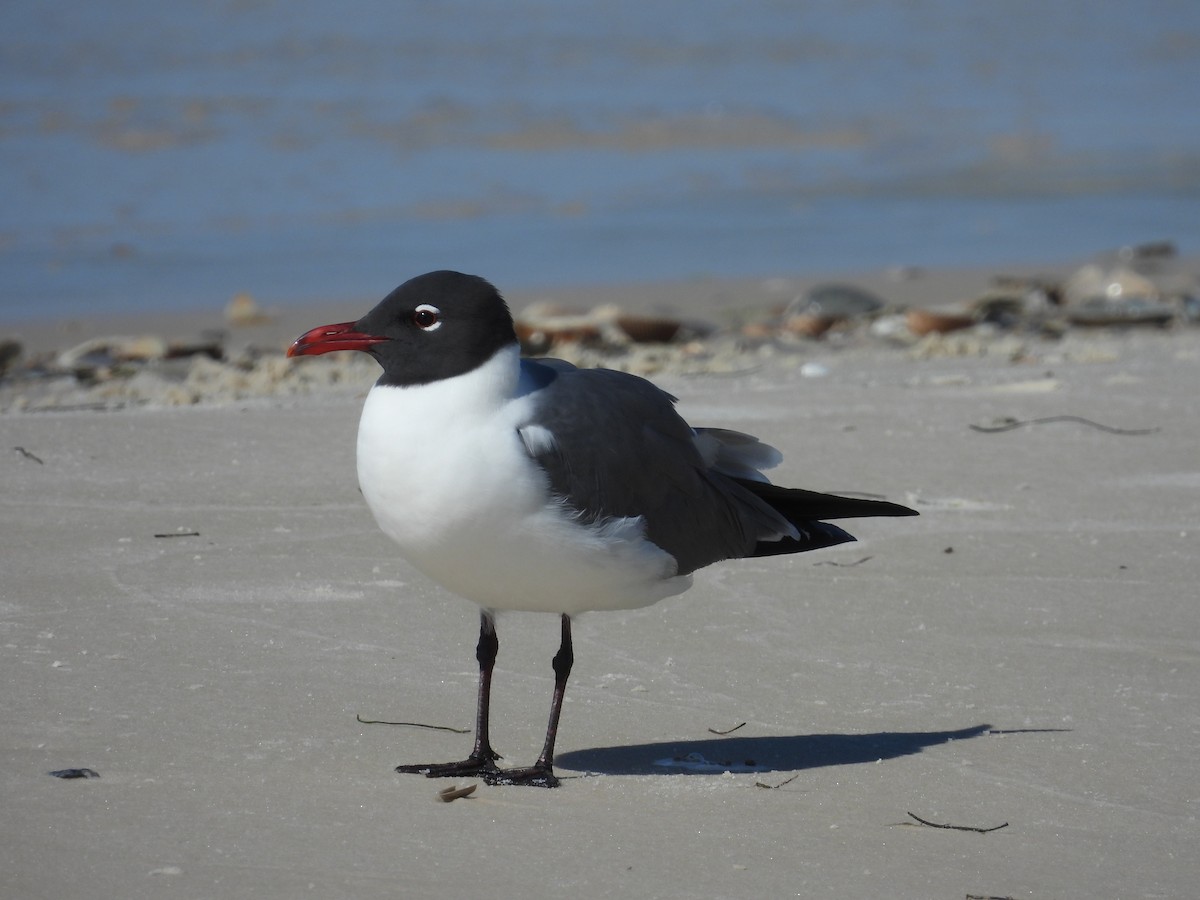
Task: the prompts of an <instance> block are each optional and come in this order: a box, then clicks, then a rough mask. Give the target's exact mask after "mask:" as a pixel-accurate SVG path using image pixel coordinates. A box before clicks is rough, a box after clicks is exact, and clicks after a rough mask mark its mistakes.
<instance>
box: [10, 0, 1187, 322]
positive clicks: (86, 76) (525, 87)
mask: <svg viewBox="0 0 1200 900" xmlns="http://www.w3.org/2000/svg"><path fill="white" fill-rule="evenodd" d="M0 35H2V36H0V192H2V193H0V197H2V198H3V203H2V204H0V317H2V318H3V319H4V320H9V321H12V320H16V319H21V318H26V317H30V316H39V317H43V316H61V315H71V314H77V313H80V312H83V311H90V312H97V311H99V312H108V311H131V310H137V309H142V308H149V307H158V308H186V307H199V306H214V307H215V306H218V305H223V304H224V303H225V301H226V300H228V298H229V297H230V296H231V295H232V294H233V293H235V292H239V291H247V292H250V293H251V294H253V295H254V296H255V297H257V298H258V299H259V300H260V301H265V302H269V303H273V304H280V303H292V302H296V303H299V302H311V301H316V300H320V299H323V298H336V299H345V298H358V297H362V298H374V297H378V296H381V295H382V294H383V293H385V292H386V291H387V290H389V289H390V288H391V287H393V286H394V285H395V284H396V283H398V282H399V281H401V280H403V279H405V278H407V277H409V276H411V275H414V274H418V273H420V272H423V271H426V270H429V269H433V268H440V267H452V268H458V269H463V270H465V271H470V272H476V273H478V274H482V275H485V276H487V277H489V278H490V279H492V280H493V281H495V282H497V283H498V284H499V285H500V286H501V287H502V288H513V287H521V288H539V287H545V286H550V285H554V284H589V283H606V282H621V281H630V280H642V279H667V278H678V277H691V276H696V275H706V274H708V275H764V276H766V275H782V274H802V273H813V272H819V273H828V272H833V271H838V270H847V269H874V268H882V267H885V266H889V265H895V264H904V265H922V266H942V265H995V266H1003V265H1004V264H1016V263H1022V264H1024V263H1037V262H1041V261H1062V260H1069V259H1073V258H1077V257H1081V256H1086V255H1089V254H1091V253H1093V252H1095V251H1099V250H1105V249H1108V248H1111V247H1115V246H1118V245H1120V244H1123V243H1130V242H1138V241H1147V240H1155V239H1170V240H1174V241H1175V242H1176V243H1177V244H1178V245H1179V246H1180V248H1181V249H1182V250H1184V251H1185V252H1194V251H1196V250H1197V249H1198V248H1200V203H1198V202H1197V201H1198V200H1200V115H1198V114H1197V112H1196V106H1197V97H1200V3H1196V2H1195V0H1179V2H1169V0H1144V2H1111V0H1110V2H1104V0H1059V2H1055V3H1035V2H1032V0H998V2H991V3H982V2H962V0H906V2H896V0H829V2H824V0H811V2H782V0H780V2H774V0H741V2H738V3H732V2H717V0H687V2H677V0H644V2H626V0H604V2H591V0H579V2H574V3H561V2H555V0H458V2H454V0H451V2H437V3H434V2H415V0H410V2H348V3H339V4H334V3H326V2H319V0H225V2H221V0H210V2H199V0H188V2H183V0H175V2H172V0H106V2H104V3H85V2H81V0H60V2H57V3H48V2H39V0H5V2H4V3H3V4H2V6H0Z"/></svg>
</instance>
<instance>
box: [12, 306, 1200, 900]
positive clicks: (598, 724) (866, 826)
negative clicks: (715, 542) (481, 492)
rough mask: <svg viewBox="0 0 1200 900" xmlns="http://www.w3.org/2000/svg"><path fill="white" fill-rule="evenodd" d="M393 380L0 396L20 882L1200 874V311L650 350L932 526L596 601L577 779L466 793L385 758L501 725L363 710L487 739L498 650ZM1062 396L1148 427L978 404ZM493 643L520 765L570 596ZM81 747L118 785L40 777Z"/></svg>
mask: <svg viewBox="0 0 1200 900" xmlns="http://www.w3.org/2000/svg"><path fill="white" fill-rule="evenodd" d="M694 288H695V286H694V285H692V286H689V285H680V286H677V288H675V291H676V294H671V293H670V292H669V291H668V292H667V293H666V294H662V293H660V294H659V299H660V300H661V301H662V302H664V303H672V304H676V305H677V306H678V305H679V302H680V301H678V300H677V299H676V298H677V297H684V298H686V296H688V295H689V294H695V293H696V292H695V290H694ZM660 290H661V289H660ZM701 293H704V295H705V297H706V298H707V308H706V309H705V310H702V311H712V310H714V309H717V308H719V307H721V306H722V305H723V304H724V299H722V298H723V296H724V295H722V294H721V293H720V291H711V290H710V291H707V292H701ZM762 293H763V294H764V296H765V294H766V293H769V291H768V290H767V289H766V287H763V288H762ZM736 294H737V292H733V293H732V294H731V296H732V297H733V300H734V301H736V300H737V296H736ZM617 299H618V300H619V299H620V297H618V298H617ZM947 299H951V298H947ZM699 305H701V306H704V305H705V304H699ZM684 306H686V303H684ZM361 311H362V309H361V308H357V309H349V308H341V309H333V308H331V309H326V310H323V311H317V312H314V313H313V315H312V317H310V318H306V319H305V320H304V321H291V320H289V321H284V322H278V321H277V322H276V323H275V324H274V326H272V327H274V328H276V329H278V333H277V334H275V333H272V335H269V336H266V337H263V338H261V339H264V340H266V339H270V340H278V341H282V340H283V339H284V335H292V334H294V333H298V331H299V330H302V328H304V327H309V326H311V325H316V324H320V323H321V322H324V321H332V320H335V319H337V318H339V317H343V314H344V317H352V316H354V315H356V314H357V312H361ZM108 324H113V323H108ZM117 324H119V323H117ZM180 327H191V326H190V325H187V326H180ZM112 330H120V329H119V328H117V327H116V325H115V324H114V325H113V328H112ZM28 331H29V333H30V334H34V333H35V332H37V330H36V329H32V328H31V329H28ZM66 333H67V332H65V331H64V330H63V329H62V328H61V327H57V326H56V328H52V329H44V330H42V331H41V332H40V334H41V335H42V337H41V338H37V337H34V338H30V337H29V336H28V335H26V340H27V341H30V345H31V346H35V345H36V341H37V340H44V341H46V342H53V341H58V343H59V345H60V346H61V345H62V344H63V343H65V341H64V339H63V336H64V334H66ZM798 360H802V361H805V362H816V363H820V364H821V366H823V367H824V371H825V372H826V373H827V374H825V375H824V376H823V377H805V375H804V374H802V373H804V372H808V373H812V372H820V371H822V369H821V368H820V367H809V368H807V369H802V368H801V367H800V366H798V365H796V362H797V361H798ZM370 378H371V375H370V372H369V370H363V375H362V380H361V381H358V382H356V383H353V384H349V385H341V386H336V387H333V388H323V389H320V390H316V389H314V390H313V391H312V392H311V393H308V394H297V395H292V396H286V397H275V398H262V399H246V400H240V401H236V402H225V403H223V404H220V405H214V404H200V405H197V406H193V407H188V408H176V409H154V408H139V409H129V410H125V411H121V412H115V413H114V412H109V413H95V412H44V413H38V414H33V413H17V412H10V413H8V414H7V415H4V416H0V430H2V431H3V435H4V440H3V442H2V445H0V450H2V451H3V454H2V455H0V460H3V469H4V484H5V490H4V492H3V494H2V496H0V517H2V520H3V533H4V535H5V537H4V541H3V550H2V553H3V559H4V579H3V586H2V587H0V631H2V632H3V635H2V641H0V643H2V647H3V649H2V651H0V675H2V677H3V682H4V685H5V689H4V699H3V703H2V704H0V735H2V738H0V759H2V768H0V785H2V787H0V800H2V803H3V809H4V815H3V817H2V819H0V896H3V897H5V898H8V897H12V898H55V900H60V898H97V897H112V898H137V897H154V898H174V897H180V898H201V897H220V898H237V897H256V898H293V897H297V896H302V895H303V896H314V897H327V898H342V897H345V898H373V897H446V898H451V897H453V898H458V897H471V896H494V897H515V896H533V897H537V896H564V897H583V898H590V897H662V898H690V897H751V896H754V897H777V896H785V895H786V896H801V897H883V896H887V897H901V898H933V897H945V898H962V897H964V896H970V895H978V896H986V897H1014V898H1016V897H1033V898H1049V897H1054V898H1071V897H1079V898H1092V897H1120V898H1131V897H1186V896H1194V895H1195V891H1196V887H1195V884H1196V881H1197V877H1198V876H1200V864H1198V863H1197V862H1196V853H1197V846H1198V842H1197V838H1198V837H1200V827H1198V824H1197V814H1198V812H1200V776H1198V774H1197V767H1196V761H1195V748H1196V746H1197V743H1198V740H1200V702H1198V695H1200V607H1198V604H1197V601H1196V587H1195V581H1196V575H1197V568H1196V559H1197V556H1198V550H1200V450H1198V448H1200V416H1198V415H1197V385H1198V384H1200V329H1196V328H1192V329H1176V330H1173V331H1170V332H1164V331H1157V330H1156V331H1153V332H1147V331H1128V332H1123V331H1098V332H1093V333H1089V334H1087V335H1084V336H1076V335H1072V336H1070V337H1068V338H1067V339H1066V340H1065V341H1058V342H1052V341H1040V340H1035V341H1033V342H1032V343H1031V344H1030V345H1029V347H1028V352H1027V353H1026V354H1024V355H1023V356H1022V357H1021V360H1020V362H1016V363H1014V362H1012V361H1011V360H1010V359H1009V358H1007V357H1004V356H999V355H985V356H972V357H963V358H938V359H926V360H914V359H912V358H910V357H909V356H908V355H906V354H905V353H903V352H902V351H898V350H886V349H880V348H876V349H874V350H871V349H866V348H843V349H838V348H836V347H832V346H829V345H823V344H813V345H811V347H808V348H806V349H804V350H803V351H797V354H795V355H793V356H784V357H780V358H778V359H775V360H773V361H766V362H762V361H758V362H757V363H756V364H755V366H753V367H750V368H749V369H748V370H747V371H743V372H741V373H740V374H737V375H727V376H701V377H682V376H667V377H663V378H660V379H657V380H658V381H659V383H660V384H662V385H663V386H664V387H665V388H666V389H668V390H670V391H671V392H673V393H675V394H677V395H678V396H679V397H680V401H681V402H680V406H681V409H682V411H683V412H684V414H685V415H686V416H687V417H688V418H689V419H690V420H691V421H693V422H694V423H696V424H712V425H722V426H727V427H733V428H738V429H741V430H746V431H750V432H753V433H757V434H759V435H761V436H763V437H764V438H766V439H768V440H770V441H771V442H772V443H774V444H776V445H778V446H779V447H780V448H782V449H784V451H785V454H786V460H785V462H784V464H783V465H782V466H781V467H780V468H779V469H778V470H776V472H774V473H773V475H774V477H775V480H777V481H779V482H781V483H784V484H794V485H797V486H805V487H809V488H815V489H822V490H832V491H838V490H842V491H849V490H856V491H863V492H869V493H874V494H880V495H886V496H887V497H889V498H890V499H894V500H897V501H900V502H904V503H908V504H910V505H913V506H915V507H916V508H917V509H919V510H920V512H921V517H920V518H918V519H899V520H874V521H871V520H867V521H862V522H857V523H853V525H852V531H853V532H854V533H856V534H857V535H858V536H859V538H860V542H859V543H857V544H849V545H845V546H843V547H839V548H835V549H833V550H829V551H824V552H821V553H814V554H809V555H804V556H795V557H787V558H775V559H765V560H753V561H740V562H735V563H727V564H723V565H719V566H715V567H713V568H711V569H708V570H706V571H704V572H702V573H700V574H699V576H698V577H697V583H696V586H695V587H694V588H693V589H692V591H690V592H689V593H688V594H686V595H684V596H682V597H679V598H674V599H671V600H668V601H665V602H663V603H660V604H658V605H657V606H655V607H652V608H650V609H647V610H642V611H637V612H629V613H609V614H595V615H590V616H584V617H582V618H581V619H580V620H579V621H578V623H577V627H576V632H575V633H576V660H577V661H576V668H575V671H574V673H573V676H572V681H571V685H570V688H569V690H568V695H567V703H566V707H565V710H564V719H563V727H562V731H561V734H560V741H559V749H560V757H559V761H558V763H559V770H560V774H562V775H564V776H566V778H565V779H564V784H563V787H562V788H561V789H559V790H557V791H545V790H536V789H528V788H491V787H487V786H482V785H481V786H480V788H479V789H478V790H477V791H476V792H475V793H474V794H473V795H472V796H470V797H469V798H466V799H462V800H457V801H455V802H453V803H449V804H446V803H441V802H438V801H437V800H436V794H437V791H438V790H439V789H440V788H443V787H446V786H447V783H446V782H439V781H430V780H427V779H423V778H421V777H417V776H400V775H396V774H394V773H393V772H392V767H393V766H394V765H395V764H397V763H400V762H413V761H422V760H427V759H432V760H436V759H442V758H445V759H449V758H452V757H455V756H456V755H462V754H464V753H465V752H466V750H467V749H468V747H469V744H470V737H469V736H468V735H456V734H449V733H443V732H435V731H426V730H419V729H415V728H409V727H402V726H390V725H375V724H372V725H365V724H360V722H359V721H357V720H356V716H357V715H361V716H362V717H364V718H366V719H382V720H404V721H410V722H424V723H434V724H446V725H452V726H458V727H463V728H465V727H468V726H469V725H470V723H471V719H472V711H473V698H474V677H475V676H474V661H473V658H472V648H473V646H474V638H475V627H476V624H475V617H476V612H475V609H474V608H473V607H472V606H471V605H469V604H468V603H466V602H464V601H460V600H456V599H454V598H451V597H450V596H448V595H447V594H446V593H444V592H443V591H442V590H441V589H440V588H438V587H437V586H435V585H433V584H431V583H429V582H427V581H425V580H424V579H423V578H421V577H420V576H418V575H417V574H416V573H415V572H413V571H412V570H411V569H410V568H409V567H408V566H407V565H406V564H405V563H404V562H403V561H402V560H400V559H399V558H398V556H397V555H396V553H395V551H394V550H393V548H392V546H391V545H390V544H389V542H388V541H387V539H386V538H384V537H383V536H382V534H380V533H379V532H378V531H377V529H376V528H375V526H374V524H373V522H372V521H371V519H370V515H369V513H368V512H367V510H366V508H365V507H364V505H363V504H362V502H361V500H360V498H359V495H358V491H357V486H356V484H355V476H354V461H353V453H354V428H355V423H356V420H357V416H358V408H359V402H360V399H361V396H362V395H363V393H364V392H365V390H366V388H367V386H368V385H369V383H370ZM1060 415H1074V416H1082V417H1086V418H1088V419H1091V420H1094V421H1096V422H1099V423H1103V424H1106V425H1113V426H1120V427H1125V428H1156V429H1158V430H1157V431H1155V432H1154V433H1151V434H1144V435H1125V434H1114V433H1109V432H1105V431H1102V430H1099V429H1097V428H1095V427H1092V426H1090V425H1088V424H1085V423H1082V422H1078V421H1060V422H1055V423H1046V424H1041V425H1031V426H1028V427H1022V428H1017V429H1015V430H1012V431H1007V432H1004V433H996V434H985V433H980V432H977V431H973V430H971V429H970V428H969V425H970V424H972V423H979V424H987V423H989V422H992V421H993V420H995V419H997V418H1000V417H1010V416H1011V417H1015V418H1017V419H1021V420H1028V419H1033V418H1036V417H1043V416H1060ZM18 447H19V448H23V451H17V450H14V448H18ZM193 532H195V534H192V533H193ZM164 535H171V536H164ZM175 535H177V536H175ZM499 635H500V641H501V650H500V661H499V665H498V669H497V675H496V687H495V702H494V709H493V739H494V741H495V743H496V744H497V747H498V748H499V749H500V751H501V752H502V753H504V754H505V755H506V757H507V759H508V761H510V762H512V763H516V764H521V763H526V762H528V761H531V759H532V757H533V756H534V755H536V752H537V748H538V745H539V743H540V736H541V731H542V728H543V726H544V716H545V712H546V708H547V705H548V702H549V694H550V687H551V682H552V676H551V671H550V665H549V660H550V656H551V655H552V654H553V652H554V649H555V645H556V638H557V623H556V622H555V620H554V619H553V618H552V617H549V616H541V617H539V616H536V615H522V614H511V615H506V616H503V617H501V619H500V622H499ZM741 722H745V723H746V724H745V725H744V726H743V727H741V728H740V729H738V730H737V731H735V732H734V733H732V734H730V735H728V736H726V737H720V736H717V735H714V734H712V733H710V731H709V729H716V730H725V729H729V728H732V727H734V726H736V725H738V723H741ZM673 758H690V759H691V760H692V761H693V764H692V765H691V767H690V768H689V767H680V766H664V765H659V761H662V760H671V759H673ZM698 760H706V761H708V762H709V763H712V764H713V766H712V767H711V768H706V767H705V766H703V765H698V764H695V763H696V762H697V761H698ZM70 767H88V768H91V769H93V770H95V771H96V772H98V773H99V774H100V777H99V778H98V779H78V780H60V779H58V778H52V777H50V776H49V775H48V774H47V773H49V772H50V771H52V770H60V769H65V768H70ZM726 769H728V771H725V770H726ZM789 779H790V780H789ZM467 781H468V780H465V779H464V780H461V781H460V782H459V783H460V784H465V783H467ZM764 785H765V786H767V787H764ZM909 813H913V814H915V815H917V816H920V817H922V818H924V819H926V820H928V821H930V822H936V823H944V824H951V825H959V826H976V827H980V828H989V827H992V826H999V825H1001V824H1004V823H1007V827H1005V828H1003V829H1000V830H997V831H993V832H990V833H987V834H979V833H974V832H968V831H962V830H948V829H935V828H932V827H929V826H926V825H921V824H919V823H917V822H916V821H915V820H914V819H913V818H910V816H909Z"/></svg>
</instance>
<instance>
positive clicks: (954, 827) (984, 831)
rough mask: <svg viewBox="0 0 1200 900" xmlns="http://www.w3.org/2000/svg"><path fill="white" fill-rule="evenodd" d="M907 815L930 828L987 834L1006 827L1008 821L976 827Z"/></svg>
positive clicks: (912, 814) (911, 814)
mask: <svg viewBox="0 0 1200 900" xmlns="http://www.w3.org/2000/svg"><path fill="white" fill-rule="evenodd" d="M909 815H910V816H911V817H912V818H914V819H916V820H917V821H918V822H920V823H921V824H922V825H928V826H929V827H930V828H947V829H949V830H950V831H973V832H975V833H976V834H987V833H988V832H991V831H999V830H1000V829H1001V828H1007V827H1008V823H1007V822H1005V823H1004V824H1003V825H993V826H992V827H991V828H978V827H976V826H974V825H943V824H941V823H940V822H930V821H929V820H928V819H922V818H921V817H920V816H918V815H916V814H914V813H909Z"/></svg>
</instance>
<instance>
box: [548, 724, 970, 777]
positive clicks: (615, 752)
mask: <svg viewBox="0 0 1200 900" xmlns="http://www.w3.org/2000/svg"><path fill="white" fill-rule="evenodd" d="M991 727H992V726H991V725H975V726H972V727H971V728H963V729H960V730H958V731H914V732H907V731H882V732H877V733H874V734H797V735H788V736H783V737H715V738H711V739H709V738H706V739H704V740H698V741H662V742H660V743H653V744H633V745H622V746H618V747H592V748H589V749H585V750H572V751H570V752H567V753H562V754H559V756H558V757H557V759H556V760H555V762H556V763H557V764H558V765H560V766H562V767H563V768H565V769H572V770H574V771H576V772H594V773H598V774H605V775H655V774H657V775H678V774H684V775H703V774H712V773H713V772H724V771H734V772H739V771H740V772H794V771H796V770H797V769H815V768H820V767H823V766H846V765H852V764H854V763H868V762H876V761H877V760H881V759H894V758H896V757H898V756H911V755H912V754H914V753H920V752H921V751H922V750H924V749H925V748H927V747H936V746H937V745H939V744H945V743H948V742H950V741H962V740H967V739H968V738H975V737H979V736H980V735H983V734H986V733H987V732H988V731H989V730H990V729H991Z"/></svg>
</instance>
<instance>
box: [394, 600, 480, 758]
mask: <svg viewBox="0 0 1200 900" xmlns="http://www.w3.org/2000/svg"><path fill="white" fill-rule="evenodd" d="M499 649H500V641H499V639H498V638H497V637H496V622H495V620H494V619H493V618H492V616H491V614H490V613H489V612H488V611H487V610H481V611H480V613H479V643H478V644H476V645H475V658H476V659H477V660H479V700H478V703H477V705H476V707H475V749H473V750H472V751H471V755H470V756H468V757H467V758H466V759H464V760H462V761H460V762H450V763H415V764H413V765H406V766H396V771H397V772H406V773H407V772H412V773H416V774H420V775H425V776H427V777H429V778H456V777H458V776H462V775H485V776H486V774H487V773H490V772H498V771H499V770H498V769H497V768H496V760H498V759H499V758H500V754H498V753H497V752H496V751H495V750H493V749H492V744H491V741H490V740H489V739H488V711H489V709H490V707H491V701H492V669H493V668H495V666H496V654H497V652H498V651H499Z"/></svg>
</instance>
